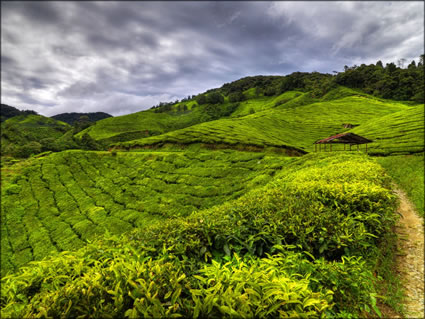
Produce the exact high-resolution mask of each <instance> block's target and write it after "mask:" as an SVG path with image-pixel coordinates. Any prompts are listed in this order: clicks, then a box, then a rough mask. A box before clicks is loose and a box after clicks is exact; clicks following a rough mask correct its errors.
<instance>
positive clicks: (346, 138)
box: [314, 132, 373, 144]
mask: <svg viewBox="0 0 425 319" xmlns="http://www.w3.org/2000/svg"><path fill="white" fill-rule="evenodd" d="M372 142H373V141H371V140H369V139H367V138H365V137H362V136H360V135H357V134H354V133H349V132H348V133H341V134H337V135H333V136H330V137H327V138H324V139H322V140H318V141H316V142H314V144H324V143H339V144H366V143H372Z"/></svg>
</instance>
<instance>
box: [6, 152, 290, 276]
mask: <svg viewBox="0 0 425 319" xmlns="http://www.w3.org/2000/svg"><path fill="white" fill-rule="evenodd" d="M286 160H288V158H284V157H280V156H270V155H265V154H262V153H239V152H233V151H227V152H222V151H216V152H203V153H189V152H186V153H176V152H174V153H171V152H170V153H165V152H146V153H117V154H115V153H108V152H83V151H66V152H61V153H55V154H51V155H49V156H48V157H46V158H40V159H34V163H33V165H32V166H30V167H28V168H26V169H25V170H24V171H23V173H22V174H21V175H18V176H17V177H16V178H15V179H14V181H13V183H6V184H5V185H3V186H4V187H3V189H4V192H3V200H2V223H1V227H2V238H1V240H2V242H1V244H2V272H4V271H6V270H9V269H13V268H15V267H18V266H20V265H23V264H25V263H27V262H28V261H31V260H33V259H41V258H43V257H45V256H47V255H49V254H51V252H56V251H62V250H73V249H76V248H79V247H81V246H83V245H84V244H85V242H86V241H87V240H91V239H93V238H94V237H95V236H96V235H99V234H103V233H104V232H105V231H108V232H110V233H113V234H120V233H123V232H126V231H129V230H131V229H133V228H136V227H137V228H143V227H145V226H146V225H149V224H152V223H155V222H157V221H161V220H163V219H164V218H174V217H177V216H186V215H188V214H190V213H191V212H192V211H195V210H198V209H204V208H208V207H211V206H214V205H217V204H221V203H223V202H225V201H227V200H230V199H234V198H237V197H239V196H241V195H242V194H244V193H245V192H246V191H247V190H249V189H251V188H254V187H257V186H260V185H264V184H265V183H267V182H268V181H269V180H270V179H271V177H272V176H273V175H274V173H275V171H276V170H279V169H280V168H281V167H282V165H283V163H284V162H285V161H286Z"/></svg>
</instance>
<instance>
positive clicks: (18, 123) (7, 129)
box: [1, 114, 72, 155]
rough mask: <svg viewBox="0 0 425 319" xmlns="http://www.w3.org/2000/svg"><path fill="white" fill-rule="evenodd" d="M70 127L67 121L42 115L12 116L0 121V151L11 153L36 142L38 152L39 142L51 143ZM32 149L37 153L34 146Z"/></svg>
mask: <svg viewBox="0 0 425 319" xmlns="http://www.w3.org/2000/svg"><path fill="white" fill-rule="evenodd" d="M71 129H72V127H71V126H70V125H69V124H67V123H64V122H61V121H57V120H55V119H52V118H48V117H45V116H42V115H34V114H24V115H18V116H14V117H11V118H9V119H8V120H6V121H4V122H2V123H1V152H2V154H5V153H6V154H10V153H12V154H13V153H14V152H15V150H16V149H17V148H20V147H24V146H25V145H28V144H29V143H33V144H34V143H37V144H38V145H39V146H38V152H40V147H41V144H40V143H41V142H44V141H46V142H48V143H51V142H52V141H53V140H57V139H59V138H61V137H62V136H63V135H64V134H65V133H66V132H68V131H70V130H71ZM33 151H34V152H35V153H37V149H36V148H34V150H33ZM28 155H29V154H28Z"/></svg>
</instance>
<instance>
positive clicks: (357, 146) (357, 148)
mask: <svg viewBox="0 0 425 319" xmlns="http://www.w3.org/2000/svg"><path fill="white" fill-rule="evenodd" d="M358 151H359V144H357V152H358Z"/></svg>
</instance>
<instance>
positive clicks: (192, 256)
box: [1, 153, 396, 318]
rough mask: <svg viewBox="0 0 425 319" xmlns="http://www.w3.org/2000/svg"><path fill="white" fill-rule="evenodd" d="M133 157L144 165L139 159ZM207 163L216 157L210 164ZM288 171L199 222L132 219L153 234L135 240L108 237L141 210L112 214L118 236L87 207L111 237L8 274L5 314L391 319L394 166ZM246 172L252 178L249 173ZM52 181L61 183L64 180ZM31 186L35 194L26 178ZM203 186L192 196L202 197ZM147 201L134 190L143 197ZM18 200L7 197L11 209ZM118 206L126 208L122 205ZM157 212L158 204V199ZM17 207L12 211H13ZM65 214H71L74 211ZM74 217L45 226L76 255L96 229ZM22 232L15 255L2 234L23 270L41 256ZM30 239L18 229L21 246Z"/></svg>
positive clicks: (315, 161)
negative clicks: (384, 277)
mask: <svg viewBox="0 0 425 319" xmlns="http://www.w3.org/2000/svg"><path fill="white" fill-rule="evenodd" d="M87 156H94V155H89V154H87ZM149 156H153V154H150V155H149ZM191 156H194V157H196V155H193V154H192V155H191ZM220 156H224V155H223V153H221V154H220ZM117 157H118V158H119V157H120V154H118V156H117ZM161 157H163V158H164V157H167V156H166V154H162V155H161ZM108 158H109V159H112V158H113V157H112V156H108ZM134 158H135V159H136V161H137V160H138V159H139V158H138V157H137V156H136V155H134ZM158 158H159V156H158V157H156V159H155V160H158ZM163 158H162V159H163ZM144 160H146V158H144ZM263 160H264V158H261V159H258V160H257V161H256V162H257V163H258V161H263ZM93 161H94V162H98V161H100V160H99V158H95V159H94V160H93ZM170 161H171V160H170ZM251 161H252V160H251ZM251 161H249V160H247V161H246V163H249V162H251ZM207 162H209V159H208V158H207V159H205V161H204V163H207ZM275 164H276V163H270V162H269V163H268V165H271V166H272V165H275ZM105 167H106V165H105V162H104V163H98V164H97V165H96V167H95V166H94V165H93V166H90V167H89V168H86V169H85V170H84V172H83V173H84V174H87V172H88V171H92V172H93V180H92V182H93V181H98V180H100V179H95V178H96V177H95V176H96V174H95V173H94V171H95V170H98V172H97V174H98V175H97V176H99V175H103V174H104V171H103V172H100V170H101V169H105ZM281 167H283V168H282V169H281V171H280V172H279V173H276V176H274V177H273V179H272V181H271V182H269V183H268V184H267V185H265V186H262V187H260V188H256V189H254V190H251V191H249V192H247V193H245V194H241V195H242V196H241V197H240V198H237V199H235V200H232V201H226V202H224V203H222V204H220V205H215V206H212V207H209V208H207V209H201V210H197V211H195V212H193V213H191V214H190V215H189V216H181V217H179V216H175V217H174V218H169V219H157V220H156V222H155V223H153V222H151V221H152V219H148V223H146V218H147V216H149V214H148V213H147V212H146V211H144V213H143V214H141V215H140V216H141V217H140V218H141V219H137V220H136V221H134V220H133V222H132V225H141V226H143V228H141V229H134V230H133V231H131V232H127V233H126V234H125V235H123V237H120V238H119V239H118V238H115V237H113V238H112V239H111V238H110V237H108V236H109V235H107V234H108V233H109V232H111V233H114V232H115V233H118V232H119V231H118V229H116V228H114V227H118V228H125V227H124V226H123V225H125V224H123V225H121V224H120V223H119V221H122V222H123V223H125V222H127V221H126V220H125V218H124V217H125V215H126V213H124V212H127V213H128V214H129V216H132V214H133V211H132V210H131V209H126V210H122V211H121V212H120V215H114V216H112V217H113V218H114V223H111V225H109V228H108V225H107V224H106V220H107V219H108V218H112V217H111V216H110V212H109V211H108V210H107V209H106V208H103V206H97V207H94V208H93V209H91V210H88V211H87V215H85V216H87V217H88V219H89V220H91V221H95V222H96V224H97V226H98V227H100V226H105V228H106V229H108V232H107V234H106V235H105V237H104V239H103V240H102V239H101V240H97V241H95V242H93V243H92V244H88V245H87V244H86V245H85V246H84V247H82V248H81V249H79V250H77V251H74V252H65V253H62V254H59V255H54V256H52V257H50V258H48V259H45V260H42V261H37V262H32V263H30V264H28V265H27V266H26V267H23V268H20V269H19V270H17V272H16V273H15V274H10V275H7V276H4V277H3V279H2V294H1V306H2V315H3V316H5V317H42V316H45V317H47V316H50V317H78V316H87V315H91V316H94V317H99V318H100V317H102V318H103V317H115V318H122V317H125V316H126V317H130V318H138V317H173V316H175V317H178V316H182V317H235V316H242V317H257V316H258V317H277V316H280V317H341V316H342V317H350V316H351V317H359V316H362V317H364V316H365V315H366V314H369V315H371V316H374V315H380V311H379V308H378V307H377V299H379V298H381V296H379V294H377V292H378V291H377V288H376V287H377V280H379V278H380V275H379V269H376V265H377V259H379V258H382V255H380V252H379V245H380V243H381V241H382V240H383V239H384V238H387V235H388V234H389V233H390V231H391V227H392V226H393V225H394V223H395V220H396V218H395V217H394V216H395V214H394V210H395V205H396V199H395V196H394V195H393V194H392V192H391V189H389V188H388V187H389V184H390V181H389V178H388V176H386V175H385V172H384V170H383V169H382V168H381V167H380V166H379V165H378V164H377V163H375V162H374V161H372V160H370V159H368V158H367V157H366V156H361V155H356V156H348V155H333V156H330V155H324V154H312V155H307V156H304V157H303V158H299V159H294V160H288V161H286V162H284V163H283V164H282V165H281ZM200 168H202V166H200ZM44 169H45V168H43V167H42V168H41V171H42V172H43V175H42V176H43V177H42V179H44V178H46V176H49V175H48V174H50V176H52V177H53V176H56V175H55V173H54V171H53V173H52V172H45V174H44ZM199 171H200V172H206V171H205V170H203V169H200V170H199ZM175 172H176V171H175ZM183 172H184V174H188V173H189V172H188V171H187V170H184V171H183ZM241 172H245V171H244V170H242V169H241ZM200 175H201V176H203V174H200ZM211 175H213V174H211ZM236 176H237V175H236ZM347 177H348V178H347ZM97 178H99V177H97ZM201 178H205V177H201ZM206 178H209V177H206ZM130 180H131V179H130ZM115 182H116V183H117V184H118V183H120V181H119V180H116V181H115ZM50 183H51V185H52V187H54V186H53V183H54V182H53V181H51V182H50ZM108 183H109V181H108ZM112 183H114V182H112ZM124 184H126V182H124ZM164 184H166V183H164ZM20 185H22V187H23V189H26V186H25V185H26V184H25V182H24V181H22V182H20ZM91 185H93V184H91ZM161 185H162V187H166V186H164V185H163V184H161ZM166 185H168V184H166ZM198 186H199V185H195V186H194V188H193V189H194V190H196V192H202V189H201V188H196V187H198ZM99 187H102V186H100V185H99ZM186 187H188V186H187V185H186ZM210 187H211V189H214V188H213V186H210ZM127 189H131V187H130V188H128V187H127ZM94 190H95V189H92V188H90V187H88V188H87V194H89V192H90V191H93V194H96V193H95V192H94ZM111 192H112V193H113V192H114V190H113V189H111ZM196 192H195V193H196ZM136 193H137V191H136V190H134V192H133V194H136ZM9 196H11V197H12V198H13V197H17V196H18V195H17V194H13V195H9ZM105 196H106V195H105ZM112 196H117V195H112ZM12 198H9V197H7V198H6V199H7V201H9V204H10V201H11V200H12ZM107 198H108V196H106V197H105V200H103V201H102V205H105V203H106V199H107ZM211 198H212V197H210V198H207V197H206V198H205V199H202V200H212V199H211ZM179 200H180V199H179V197H174V198H169V199H161V201H158V202H157V203H156V205H157V206H156V209H157V210H158V211H159V212H164V214H165V212H166V210H167V208H166V207H167V206H166V205H165V203H166V202H167V201H169V203H173V205H177V204H178V203H179ZM77 202H78V201H77ZM147 203H148V202H147V201H144V202H140V205H147ZM111 205H120V204H117V203H115V198H114V203H113V204H111ZM149 205H151V207H154V203H153V202H152V203H150V204H149ZM105 207H106V206H105ZM111 207H112V206H111ZM9 208H11V206H10V205H6V211H7V212H8V211H9ZM13 212H14V214H16V216H20V219H17V220H10V221H9V220H7V223H6V225H7V226H8V227H7V229H6V231H7V232H10V231H13V230H14V229H15V228H13V227H14V226H15V225H16V226H17V227H16V229H19V225H20V220H22V218H23V216H24V215H25V214H24V211H19V210H14V211H13ZM60 216H66V212H61V214H60ZM118 216H119V217H118ZM96 218H99V220H98V221H97V220H96ZM130 219H132V217H129V219H128V220H130ZM64 220H65V219H60V220H55V221H53V220H52V223H51V225H52V226H49V227H52V228H48V227H47V224H46V229H48V230H49V232H50V234H51V235H50V236H51V238H52V239H54V240H55V243H56V245H57V247H59V248H60V249H70V248H66V247H73V248H74V249H75V248H76V247H79V245H80V242H81V238H83V237H81V238H80V237H79V236H78V234H82V229H84V227H86V225H85V224H82V221H79V222H77V223H75V224H67V223H65V222H64ZM111 220H112V219H111ZM102 221H103V222H102ZM32 222H34V223H37V221H36V220H35V219H31V220H28V221H27V223H28V224H30V223H32ZM70 225H71V226H70ZM129 229H130V228H129ZM74 231H75V233H74ZM20 232H22V233H23V234H24V236H22V237H21V238H22V240H21V242H19V240H17V241H16V242H15V241H13V245H16V244H18V243H20V245H21V246H20V247H19V249H16V250H15V247H13V245H12V247H11V248H7V247H8V246H7V243H4V242H3V236H2V247H3V246H5V247H6V249H7V251H8V254H9V255H10V253H11V251H13V253H14V254H15V256H14V258H13V259H10V260H11V261H13V263H16V264H14V266H15V265H22V264H23V263H24V262H28V260H31V258H32V255H31V249H30V248H29V239H27V237H26V232H25V230H23V231H22V230H20ZM19 236H20V234H19V233H15V234H14V237H13V238H17V239H18V238H20V237H19ZM8 238H10V235H9V237H8ZM78 241H79V242H78ZM30 242H31V243H32V242H33V241H32V240H30ZM52 242H53V241H52ZM11 243H12V242H11ZM81 243H82V242H81ZM2 265H3V261H2ZM376 271H378V276H377V277H376V279H375V275H376V274H375V273H374V272H376Z"/></svg>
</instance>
